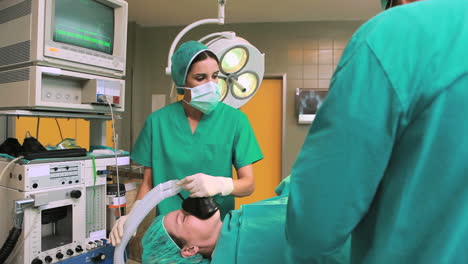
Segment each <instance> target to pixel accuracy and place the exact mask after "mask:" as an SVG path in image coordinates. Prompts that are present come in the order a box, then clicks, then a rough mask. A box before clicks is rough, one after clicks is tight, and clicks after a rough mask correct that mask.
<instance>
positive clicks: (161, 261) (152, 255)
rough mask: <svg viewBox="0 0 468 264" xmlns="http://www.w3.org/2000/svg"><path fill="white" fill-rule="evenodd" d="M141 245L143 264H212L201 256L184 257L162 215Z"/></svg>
mask: <svg viewBox="0 0 468 264" xmlns="http://www.w3.org/2000/svg"><path fill="white" fill-rule="evenodd" d="M141 244H142V246H143V254H142V256H141V258H142V263H145V264H168V263H171V264H178V263H181V264H182V263H184V264H185V263H187V264H191V263H210V262H209V260H207V259H204V258H203V256H202V255H200V254H196V255H194V256H192V257H188V258H184V257H182V256H181V255H180V248H179V246H177V244H176V243H175V242H174V240H172V238H171V236H169V233H168V232H167V230H166V228H165V227H164V216H162V215H160V216H158V217H156V218H155V219H154V220H153V223H152V224H151V226H150V227H149V228H148V230H147V231H146V233H145V235H144V236H143V239H142V241H141Z"/></svg>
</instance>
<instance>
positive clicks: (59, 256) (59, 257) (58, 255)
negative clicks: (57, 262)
mask: <svg viewBox="0 0 468 264" xmlns="http://www.w3.org/2000/svg"><path fill="white" fill-rule="evenodd" d="M55 257H57V258H58V259H62V258H63V254H62V252H59V253H57V254H56V255H55Z"/></svg>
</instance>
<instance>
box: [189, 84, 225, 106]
mask: <svg viewBox="0 0 468 264" xmlns="http://www.w3.org/2000/svg"><path fill="white" fill-rule="evenodd" d="M180 88H183V89H185V90H190V92H191V93H192V100H191V101H190V103H189V102H187V101H185V100H184V101H185V102H186V103H187V104H189V105H191V106H193V107H195V108H196V109H198V110H200V111H202V112H203V113H204V114H209V113H210V112H211V111H213V110H214V109H215V108H216V106H217V105H218V103H219V99H220V98H221V93H220V91H219V89H218V85H217V84H216V83H215V82H207V83H204V84H201V85H198V86H195V87H193V88H187V87H180Z"/></svg>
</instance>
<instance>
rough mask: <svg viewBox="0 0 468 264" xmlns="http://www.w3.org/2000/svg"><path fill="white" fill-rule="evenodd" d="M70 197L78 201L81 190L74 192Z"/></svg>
mask: <svg viewBox="0 0 468 264" xmlns="http://www.w3.org/2000/svg"><path fill="white" fill-rule="evenodd" d="M70 197H71V198H75V199H78V198H80V197H81V191H80V190H73V191H71V192H70Z"/></svg>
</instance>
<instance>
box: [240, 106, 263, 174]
mask: <svg viewBox="0 0 468 264" xmlns="http://www.w3.org/2000/svg"><path fill="white" fill-rule="evenodd" d="M261 159H263V154H262V151H261V150H260V146H259V145H258V142H257V139H256V138H255V134H254V132H253V130H252V127H251V126H250V123H249V119H248V118H247V116H246V115H245V114H244V113H242V112H241V118H240V120H239V124H238V126H237V133H236V136H235V139H234V155H233V164H234V167H235V168H236V169H240V168H242V167H244V166H246V165H249V164H252V163H255V162H257V161H259V160H261Z"/></svg>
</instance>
